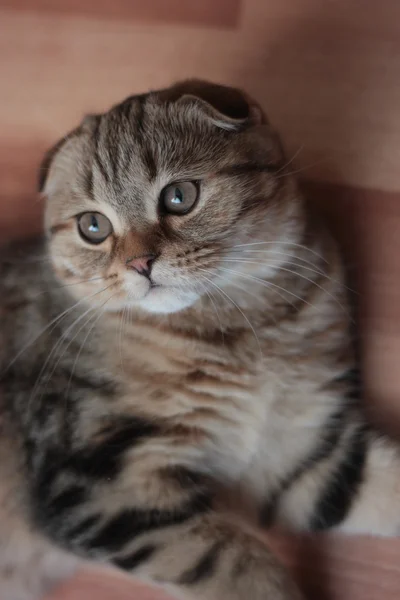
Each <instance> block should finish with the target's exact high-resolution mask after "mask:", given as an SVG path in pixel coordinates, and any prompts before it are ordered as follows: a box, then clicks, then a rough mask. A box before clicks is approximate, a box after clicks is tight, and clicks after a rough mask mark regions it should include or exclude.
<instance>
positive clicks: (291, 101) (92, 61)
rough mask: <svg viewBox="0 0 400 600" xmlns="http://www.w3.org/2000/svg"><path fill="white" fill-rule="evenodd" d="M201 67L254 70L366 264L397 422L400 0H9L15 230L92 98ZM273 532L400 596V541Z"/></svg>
mask: <svg viewBox="0 0 400 600" xmlns="http://www.w3.org/2000/svg"><path fill="white" fill-rule="evenodd" d="M193 75H196V76H200V77H206V78H210V79H213V80H216V81H221V82H225V83H232V84H236V85H240V86H244V87H245V88H246V89H247V90H248V91H249V92H250V93H252V94H253V96H255V97H256V98H257V99H258V100H260V101H261V103H262V104H263V105H264V106H265V108H266V109H267V112H268V114H269V116H270V118H271V120H272V121H273V122H274V123H275V124H276V126H277V127H278V128H279V129H280V130H281V131H282V133H283V135H284V139H285V142H286V145H287V147H288V150H289V154H290V155H294V154H296V157H295V161H294V162H293V169H294V170H297V169H298V170H299V171H300V172H301V175H302V176H303V177H305V178H306V179H308V180H309V183H308V185H307V189H308V190H309V193H310V195H311V197H312V198H313V200H314V201H315V202H316V203H317V204H318V205H319V206H321V208H322V209H323V210H325V211H326V212H327V214H328V215H329V216H330V218H331V219H332V222H333V223H334V225H335V227H336V229H337V231H338V232H339V234H340V236H341V238H342V240H343V242H344V247H345V249H346V252H347V259H348V262H349V264H350V265H351V266H352V267H353V268H354V276H355V278H354V282H355V284H356V285H357V287H358V289H359V301H360V307H361V312H360V315H361V318H360V322H361V331H362V339H363V349H364V366H365V376H366V381H367V387H368V399H369V400H370V402H369V404H370V406H371V407H372V409H373V410H372V414H373V416H374V418H377V419H379V420H381V421H382V422H383V423H384V424H385V425H388V424H390V426H391V427H392V428H393V429H394V430H396V423H397V424H398V426H397V431H400V398H399V395H400V367H399V364H398V363H399V356H400V320H399V315H400V302H399V300H400V279H399V277H398V275H399V262H398V258H397V257H398V254H399V250H400V169H399V159H400V2H399V1H398V0H110V1H107V0H70V1H62V0H37V1H34V0H0V86H1V87H0V131H1V140H0V207H1V219H0V235H1V236H2V240H4V239H6V238H8V237H10V236H11V235H17V234H22V233H26V232H28V231H31V230H32V229H37V228H38V227H40V214H41V209H42V206H41V202H40V200H39V199H38V198H37V196H36V194H35V193H34V188H35V179H36V175H35V170H36V168H37V165H38V162H39V160H40V157H41V155H42V153H43V151H44V150H45V149H46V148H47V147H48V146H49V145H51V144H52V143H53V142H54V141H56V140H57V139H58V138H59V137H60V136H62V135H64V134H65V133H66V132H67V131H68V129H70V128H72V127H73V126H74V125H75V124H76V122H77V120H78V119H80V117H81V116H82V114H83V113H86V112H91V111H97V110H101V109H105V108H107V107H108V106H109V105H110V103H113V102H115V101H118V100H121V99H122V98H123V97H124V96H127V95H129V94H132V93H135V92H141V91H145V90H147V89H148V88H157V87H159V86H163V85H167V84H169V83H170V82H171V80H175V79H177V78H181V77H186V76H193ZM354 282H353V283H354ZM399 510H400V506H399ZM276 545H277V547H278V549H279V550H280V551H281V552H282V553H283V555H284V556H285V559H286V560H287V562H288V563H290V564H291V565H292V566H293V568H294V570H295V572H296V574H297V576H298V578H299V580H300V582H301V583H302V585H303V587H304V589H305V590H306V591H307V592H308V593H309V597H310V598H318V600H324V599H326V600H361V599H362V600H378V598H379V599H380V600H381V599H384V600H387V599H393V600H394V599H395V598H396V599H397V598H399V597H400V541H397V540H393V541H385V540H371V539H360V540H355V539H344V538H334V537H332V536H328V537H322V538H315V539H312V540H303V539H298V540H292V541H290V542H288V541H287V540H279V541H278V542H277V543H276Z"/></svg>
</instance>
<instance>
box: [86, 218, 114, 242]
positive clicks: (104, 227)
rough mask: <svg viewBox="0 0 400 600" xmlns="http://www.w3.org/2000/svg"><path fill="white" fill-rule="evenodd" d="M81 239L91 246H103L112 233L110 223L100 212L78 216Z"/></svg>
mask: <svg viewBox="0 0 400 600" xmlns="http://www.w3.org/2000/svg"><path fill="white" fill-rule="evenodd" d="M78 230H79V233H80V235H81V237H82V238H83V239H84V240H85V241H86V242H89V243H90V244H101V242H104V240H106V239H107V238H108V236H109V235H110V234H111V232H112V225H111V223H110V221H109V220H108V219H107V217H105V216H104V215H102V214H101V213H98V212H87V213H82V214H81V215H79V216H78Z"/></svg>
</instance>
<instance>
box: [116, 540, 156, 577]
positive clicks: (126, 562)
mask: <svg viewBox="0 0 400 600" xmlns="http://www.w3.org/2000/svg"><path fill="white" fill-rule="evenodd" d="M156 550H157V546H154V544H147V545H146V546H143V547H142V548H139V550H135V552H132V554H128V555H127V556H121V557H118V558H114V560H113V563H114V564H115V565H116V566H117V567H119V568H120V569H124V570H125V571H133V569H136V568H137V567H138V566H139V565H141V564H142V563H143V562H145V561H146V560H148V559H149V558H150V557H151V556H153V554H154V552H155V551H156Z"/></svg>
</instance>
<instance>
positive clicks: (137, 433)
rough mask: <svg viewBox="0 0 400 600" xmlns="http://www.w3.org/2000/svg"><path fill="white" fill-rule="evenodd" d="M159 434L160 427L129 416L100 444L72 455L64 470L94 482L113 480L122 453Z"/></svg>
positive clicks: (118, 467) (118, 469)
mask: <svg viewBox="0 0 400 600" xmlns="http://www.w3.org/2000/svg"><path fill="white" fill-rule="evenodd" d="M110 429H111V428H110ZM159 432H160V428H159V426H158V425H156V424H155V423H151V422H150V421H146V420H145V419H141V418H138V417H131V418H129V419H127V422H126V423H125V424H124V425H122V426H120V428H119V429H117V430H116V431H113V432H112V433H110V435H108V436H106V439H105V440H104V441H103V442H102V443H101V444H97V445H95V446H93V447H90V446H87V447H85V448H82V449H81V450H80V451H76V452H74V454H72V455H71V456H70V457H69V459H68V461H67V462H66V465H65V467H66V468H69V469H71V470H73V471H74V472H75V473H77V474H79V475H84V476H87V477H90V478H94V479H110V478H113V477H116V476H117V475H118V473H119V471H120V466H121V465H120V462H121V457H122V455H123V453H124V452H126V451H127V450H129V449H131V448H133V447H134V446H135V445H137V444H138V443H140V442H141V441H143V440H144V439H146V438H148V437H151V436H153V435H155V434H157V433H159Z"/></svg>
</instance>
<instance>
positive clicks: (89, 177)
mask: <svg viewBox="0 0 400 600" xmlns="http://www.w3.org/2000/svg"><path fill="white" fill-rule="evenodd" d="M83 185H84V189H85V193H86V195H87V197H88V198H90V200H94V199H95V197H94V192H93V170H92V167H90V168H88V170H87V172H86V174H85V180H84V182H83Z"/></svg>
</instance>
